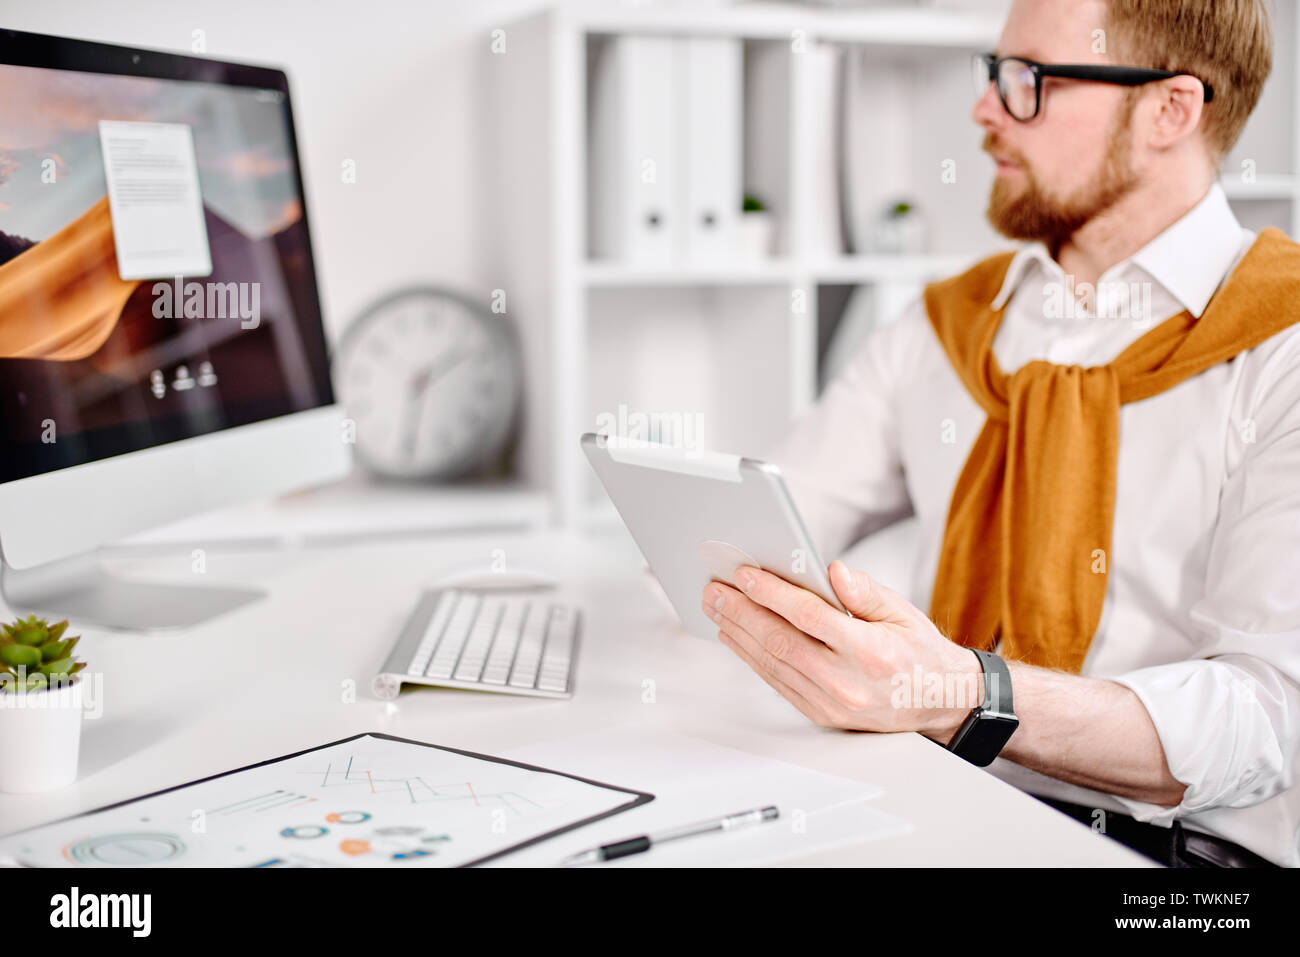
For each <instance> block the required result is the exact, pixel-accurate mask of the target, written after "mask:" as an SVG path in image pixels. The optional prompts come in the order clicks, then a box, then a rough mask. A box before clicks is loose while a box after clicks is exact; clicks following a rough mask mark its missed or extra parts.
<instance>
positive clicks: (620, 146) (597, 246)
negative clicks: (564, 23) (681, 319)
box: [589, 36, 682, 265]
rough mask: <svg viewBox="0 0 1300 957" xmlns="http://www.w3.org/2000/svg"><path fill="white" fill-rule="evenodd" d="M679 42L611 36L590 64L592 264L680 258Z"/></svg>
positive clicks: (666, 261) (662, 262)
mask: <svg viewBox="0 0 1300 957" xmlns="http://www.w3.org/2000/svg"><path fill="white" fill-rule="evenodd" d="M678 42H679V41H676V40H674V39H673V38H671V37H658V36H618V37H613V38H611V39H610V40H608V41H607V43H606V44H605V48H604V49H603V50H601V51H600V55H599V56H597V57H596V58H595V60H594V62H593V64H592V66H593V76H592V80H593V83H592V87H591V90H592V111H591V148H590V163H591V169H590V177H589V180H590V182H591V197H590V207H589V229H590V237H591V243H590V247H591V248H590V252H591V255H592V256H593V257H594V258H598V259H614V260H618V261H621V262H627V263H635V264H640V265H666V264H669V263H672V262H673V261H674V260H676V259H677V258H678V257H679V255H680V250H681V246H682V238H681V229H682V223H681V219H682V217H681V199H680V195H681V188H682V187H681V156H680V151H681V148H682V147H681V142H680V140H681V135H680V131H679V117H678V115H677V112H678V100H677V96H678V90H679V87H680V86H681V77H680V73H679V71H680V64H679V62H678V61H679V56H678V53H677V49H676V47H677V44H678Z"/></svg>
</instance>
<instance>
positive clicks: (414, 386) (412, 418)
mask: <svg viewBox="0 0 1300 957" xmlns="http://www.w3.org/2000/svg"><path fill="white" fill-rule="evenodd" d="M468 357H469V353H468V352H466V351H464V350H462V351H460V352H451V353H447V354H446V355H443V356H439V357H438V358H437V359H436V360H434V361H433V362H431V363H429V364H428V365H426V366H425V367H424V368H422V369H418V370H416V372H415V375H413V376H411V383H410V386H409V387H408V390H407V393H408V402H407V415H406V428H405V429H403V430H402V448H403V449H404V450H405V451H406V455H407V458H413V457H414V456H415V434H416V428H417V426H418V425H419V424H420V412H421V411H423V405H422V402H423V399H424V395H425V393H426V392H427V391H428V389H429V386H431V385H433V383H434V381H435V380H437V379H440V378H442V377H443V376H444V375H446V374H447V373H448V372H450V371H451V370H452V369H453V368H455V367H456V366H457V365H459V364H460V363H461V362H462V361H464V360H465V359H466V358H468Z"/></svg>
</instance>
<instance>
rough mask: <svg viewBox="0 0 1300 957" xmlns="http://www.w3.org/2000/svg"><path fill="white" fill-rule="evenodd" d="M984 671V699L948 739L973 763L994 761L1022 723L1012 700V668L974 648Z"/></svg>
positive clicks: (951, 747)
mask: <svg viewBox="0 0 1300 957" xmlns="http://www.w3.org/2000/svg"><path fill="white" fill-rule="evenodd" d="M970 650H971V651H972V652H974V654H975V657H976V658H978V659H979V663H980V668H981V669H983V671H984V702H983V704H981V705H980V706H979V707H977V708H975V709H974V710H972V711H971V713H970V714H969V715H968V716H967V718H966V720H965V721H963V722H962V725H961V727H960V728H958V729H957V733H956V734H954V735H953V736H952V740H951V741H949V742H948V750H949V751H951V752H953V753H954V754H956V755H957V756H958V757H961V758H965V759H966V760H967V761H969V762H971V764H977V765H979V766H980V767H986V766H987V765H989V764H992V763H993V759H994V758H996V757H997V756H998V752H1000V751H1001V750H1002V748H1003V746H1004V745H1006V743H1007V741H1009V740H1010V739H1011V735H1013V734H1015V731H1016V728H1018V727H1019V726H1020V719H1019V718H1017V717H1016V713H1015V710H1014V709H1013V708H1012V700H1011V669H1009V668H1008V667H1007V663H1006V662H1005V661H1003V660H1002V659H1001V658H1000V657H998V656H997V655H995V654H993V653H992V652H989V651H979V650H978V649H975V648H971V649H970Z"/></svg>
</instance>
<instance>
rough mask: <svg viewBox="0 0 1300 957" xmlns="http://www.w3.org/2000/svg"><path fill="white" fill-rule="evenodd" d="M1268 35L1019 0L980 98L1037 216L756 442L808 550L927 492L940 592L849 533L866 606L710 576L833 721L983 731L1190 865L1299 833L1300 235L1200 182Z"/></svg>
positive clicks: (1001, 764)
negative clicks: (767, 450)
mask: <svg viewBox="0 0 1300 957" xmlns="http://www.w3.org/2000/svg"><path fill="white" fill-rule="evenodd" d="M1099 41H1100V42H1099ZM1271 51H1272V41H1271V33H1270V26H1269V22H1268V12H1267V10H1266V9H1265V8H1264V5H1263V2H1262V0H1110V2H1106V0H1016V2H1015V3H1014V4H1013V6H1012V9H1011V12H1010V14H1009V16H1008V20H1007V23H1006V25H1005V29H1004V31H1003V34H1002V36H1001V38H1000V41H999V44H998V49H997V54H996V56H995V57H990V58H988V59H985V60H983V61H982V62H981V64H980V66H979V69H980V70H981V71H982V72H981V78H982V79H983V80H985V81H986V86H985V88H984V90H983V93H982V95H981V97H980V99H979V101H978V103H977V104H976V106H975V108H974V112H973V117H974V119H975V121H976V122H977V123H978V124H979V126H980V127H982V128H983V133H984V148H985V150H986V151H987V152H988V153H989V154H990V155H991V156H992V158H993V159H994V160H995V161H996V164H997V174H996V180H995V183H994V186H993V190H992V194H991V197H990V202H989V209H988V214H989V218H990V220H991V221H992V223H993V224H994V225H995V226H996V227H997V228H998V229H999V230H1000V231H1001V232H1002V233H1004V234H1005V235H1007V236H1009V237H1012V238H1015V239H1022V240H1028V241H1030V243H1029V244H1028V245H1026V246H1025V247H1023V248H1022V249H1021V250H1020V251H1019V252H1018V253H1016V254H1015V256H1014V258H1013V257H1012V256H1011V255H1010V254H1008V255H1006V256H1001V257H994V258H993V259H990V260H985V261H984V262H982V263H980V264H978V265H977V266H975V267H974V268H973V269H971V270H970V271H969V272H968V273H965V274H963V275H962V276H959V277H955V278H954V279H951V280H948V281H946V282H943V283H937V284H935V285H932V286H930V287H927V289H926V294H925V296H924V298H923V301H922V302H920V303H918V304H917V305H916V306H915V308H914V309H913V310H912V311H911V312H910V313H909V314H908V315H906V316H904V317H903V318H901V319H900V320H899V321H897V322H895V323H893V324H891V325H890V326H888V327H886V328H885V329H884V330H882V331H881V332H880V333H879V334H877V335H875V336H874V337H872V338H871V339H870V340H869V342H868V343H867V345H866V346H865V347H864V348H863V350H862V351H861V353H860V354H859V355H858V356H856V358H855V360H854V361H853V363H852V364H851V365H850V366H849V367H848V368H847V369H846V370H845V372H844V374H843V375H841V376H839V377H838V378H837V379H836V380H835V381H833V382H832V383H831V384H830V385H829V387H828V389H827V391H826V393H825V395H824V396H823V397H822V399H821V400H820V402H819V403H818V404H817V406H816V407H815V408H814V409H813V410H812V411H810V412H809V413H808V414H807V415H806V416H804V417H803V418H802V419H801V420H800V421H799V422H798V423H797V424H796V427H795V428H794V430H793V431H792V432H791V434H789V435H788V436H787V437H786V438H785V439H784V440H783V441H782V442H781V443H780V445H779V447H778V448H777V449H776V450H775V453H774V454H771V455H769V456H768V457H769V458H770V459H771V460H772V461H774V462H776V463H777V464H778V465H780V466H781V468H782V470H783V471H784V472H785V474H786V476H787V480H788V482H789V485H790V488H791V491H792V494H793V495H794V497H795V499H796V502H797V504H798V506H799V508H800V511H801V512H802V513H803V515H804V518H805V520H806V522H807V524H808V526H809V529H810V531H811V533H812V534H813V537H814V539H815V540H816V542H817V544H818V547H819V549H821V550H823V554H830V555H834V554H838V553H839V552H840V551H842V550H843V548H844V547H845V546H846V545H848V544H850V543H852V542H854V541H856V540H858V539H860V538H861V537H862V536H863V535H864V534H866V533H869V532H871V531H874V530H876V529H878V528H880V527H882V526H884V525H886V524H889V523H890V522H892V521H895V520H897V519H899V518H902V517H904V516H906V515H908V514H915V516H916V517H917V525H918V529H919V536H920V545H919V555H918V558H917V564H916V582H917V587H918V588H919V589H920V590H921V591H922V594H920V595H918V598H920V599H921V600H924V599H926V598H927V597H928V599H929V605H928V612H929V614H928V615H927V613H926V611H922V610H921V609H920V608H918V607H916V606H915V605H913V604H911V603H910V602H908V601H907V600H905V599H904V598H903V597H901V596H900V595H898V594H896V593H894V592H893V591H891V590H889V589H888V588H886V587H884V586H882V585H880V584H879V583H877V582H875V581H873V580H872V579H870V578H869V577H868V575H867V574H866V573H865V572H863V571H855V570H850V569H849V568H847V567H846V566H845V565H844V564H843V563H842V562H832V564H831V568H830V573H831V580H832V584H833V585H834V587H835V590H836V593H837V594H838V596H839V598H840V600H841V601H842V602H843V604H844V606H845V607H846V608H848V609H849V610H850V611H851V612H852V614H853V617H852V618H849V617H846V616H845V615H843V614H842V613H841V612H837V611H835V610H834V609H833V608H831V607H830V606H829V605H827V604H826V603H825V602H823V601H822V600H821V599H820V598H817V597H816V596H815V595H812V594H811V593H809V592H807V591H804V590H803V589H800V588H797V587H796V586H793V585H791V584H789V583H787V582H785V581H783V580H782V579H781V578H779V577H778V576H777V575H774V574H771V573H769V572H765V571H760V570H758V569H754V568H751V567H748V566H747V567H745V568H743V569H742V570H741V571H740V572H738V573H737V575H736V577H735V584H736V585H737V587H735V588H733V587H730V586H728V585H726V584H722V583H716V582H715V583H712V584H710V585H709V586H708V587H707V588H706V589H705V591H704V598H703V607H704V609H705V611H706V613H709V614H710V615H711V616H713V617H714V620H715V621H717V623H718V626H719V629H720V631H719V638H720V639H721V640H722V641H723V642H724V643H725V644H726V645H727V647H729V648H731V649H732V650H733V651H734V652H735V653H736V654H737V655H739V656H740V657H741V658H742V659H744V660H745V661H746V662H747V663H748V664H749V665H750V666H751V667H752V668H753V669H754V670H755V671H757V672H758V673H759V675H760V676H761V677H762V678H763V679H764V680H766V681H767V682H768V683H769V684H770V685H772V687H774V688H775V689H776V690H777V691H778V692H780V693H781V694H782V695H783V696H785V697H786V698H787V699H788V700H789V701H790V702H791V703H792V704H793V705H794V706H795V707H796V708H798V709H799V710H800V711H801V712H803V714H805V715H806V716H807V717H808V718H810V719H811V720H813V721H815V722H817V723H818V724H821V725H825V726H829V727H839V728H846V729H859V730H869V731H906V730H913V731H920V732H922V733H924V734H925V735H927V736H928V737H930V738H931V739H933V740H934V741H936V742H938V743H940V744H943V745H950V746H952V747H953V749H954V750H956V751H957V752H958V753H959V754H961V755H962V756H963V757H967V758H968V759H969V760H972V761H975V762H976V763H980V764H987V763H988V762H989V761H990V760H992V759H993V757H994V755H998V759H997V760H996V761H994V763H993V764H992V765H991V770H992V771H994V772H995V773H997V774H999V775H1000V776H1001V777H1003V778H1004V779H1006V780H1009V781H1011V782H1012V783H1015V784H1017V785H1018V786H1020V787H1022V788H1024V789H1025V790H1028V791H1030V792H1031V793H1034V794H1036V795H1039V796H1041V797H1044V798H1047V799H1050V800H1049V803H1054V804H1055V806H1057V807H1059V808H1061V809H1062V810H1065V811H1067V812H1068V813H1072V814H1074V815H1075V816H1076V817H1079V818H1080V819H1083V820H1087V821H1088V822H1089V823H1100V824H1102V825H1103V826H1104V828H1105V830H1106V832H1107V833H1108V834H1110V835H1111V836H1112V837H1116V838H1117V839H1120V840H1123V841H1125V843H1128V844H1130V845H1131V846H1133V847H1135V848H1137V849H1139V850H1141V851H1143V852H1144V853H1147V854H1148V855H1149V856H1153V857H1156V858H1157V859H1159V860H1162V861H1164V862H1165V863H1169V864H1173V865H1179V866H1197V865H1205V864H1209V865H1220V866H1252V865H1258V864H1267V863H1270V862H1271V863H1274V864H1281V865H1291V866H1294V865H1297V864H1300V846H1298V843H1297V842H1298V841H1300V787H1296V786H1294V785H1295V773H1296V764H1297V761H1296V757H1297V751H1298V750H1300V326H1298V325H1295V324H1294V323H1295V322H1296V321H1297V320H1300V246H1296V245H1295V244H1293V243H1292V242H1291V241H1290V240H1288V239H1286V238H1285V237H1284V236H1283V235H1282V234H1281V233H1279V232H1277V231H1276V230H1269V231H1265V232H1264V233H1262V234H1260V235H1259V236H1258V237H1257V236H1255V235H1254V234H1253V233H1250V232H1247V231H1245V230H1243V229H1242V228H1241V226H1240V225H1239V224H1238V223H1237V221H1236V220H1235V218H1234V217H1233V214H1232V212H1231V211H1230V209H1229V206H1228V204H1227V201H1226V199H1225V197H1224V194H1223V192H1222V190H1221V188H1220V187H1219V186H1218V185H1217V175H1218V169H1219V166H1220V164H1221V163H1222V161H1223V158H1224V156H1225V155H1226V154H1227V152H1228V150H1229V149H1230V147H1231V146H1232V144H1233V143H1234V141H1235V140H1236V139H1237V136H1238V135H1239V133H1240V132H1241V129H1242V126H1243V125H1244V124H1245V121H1246V118H1247V117H1248V116H1249V114H1250V112H1251V110H1252V109H1253V108H1254V106H1255V103H1256V101H1257V99H1258V97H1259V92H1260V89H1261V87H1262V85H1263V83H1264V80H1265V78H1266V77H1267V75H1268V73H1269V70H1270V67H1271V60H1272V52H1271ZM1003 58H1022V59H1019V60H1017V59H1003ZM1026 61H1028V62H1026ZM1117 65H1118V66H1126V67H1139V68H1143V69H1142V70H1141V71H1137V72H1134V71H1131V70H1129V71H1126V70H1116V69H1115V67H1116V66H1117ZM1080 66H1082V67H1085V68H1086V69H1083V70H1080V69H1077V68H1078V67H1080ZM1098 66H1103V67H1108V69H1103V70H1096V69H1095V68H1096V67H1098ZM1094 288H1095V289H1096V290H1097V295H1096V297H1095V301H1094V297H1092V296H1091V295H1084V296H1083V297H1082V298H1081V299H1079V298H1076V296H1075V294H1074V290H1078V289H1083V290H1085V291H1086V290H1090V289H1094ZM1062 292H1064V293H1065V295H1064V296H1063V295H1062ZM931 588H932V591H931ZM936 622H937V623H938V624H937V625H936ZM976 649H978V650H980V651H983V652H989V653H991V652H998V655H996V656H995V655H992V654H981V655H976V654H974V653H972V652H973V651H974V650H976ZM1002 661H1005V662H1006V668H1007V669H1008V670H1007V671H1003V668H1002ZM915 676H920V677H922V678H923V679H924V680H923V681H922V682H921V684H922V685H924V686H925V688H927V689H929V688H931V687H942V688H945V689H946V690H945V693H944V694H943V695H941V696H935V695H930V694H928V693H927V694H924V695H923V694H921V693H919V692H920V691H921V689H920V688H918V687H916V682H915V681H914V680H913V679H914V677H915ZM953 676H961V678H962V680H961V681H960V682H958V683H954V682H953V681H952V680H950V679H952V677H953ZM1008 677H1009V684H1010V690H1011V691H1012V692H1013V693H1014V696H1013V707H1014V713H1015V715H1016V716H1017V717H1018V719H1019V725H1018V727H1016V726H1015V722H1014V721H1013V720H1006V719H1004V718H1001V717H999V711H1000V710H1001V711H1009V710H1010V707H1011V705H1010V704H1009V703H1007V702H1006V701H1005V700H1004V699H1003V698H1002V696H1003V695H1005V694H1006V692H1007V690H1008V689H1007V687H1006V684H1007V680H1008ZM936 678H937V679H942V680H941V681H937V682H936V681H932V679H936ZM943 681H946V682H947V683H946V685H945V684H943ZM963 687H964V688H966V689H967V690H968V691H970V692H971V693H970V694H967V695H965V696H964V700H962V699H963V696H962V695H960V694H959V695H956V696H955V697H954V695H953V694H951V693H949V692H950V691H951V689H953V688H959V689H960V688H963ZM986 692H987V694H988V701H987V703H988V704H989V705H990V708H989V709H988V711H987V712H985V711H979V710H974V706H977V705H981V704H983V703H986V698H985V695H986ZM999 700H1002V701H1003V705H1002V706H1001V707H999V706H998V701H999ZM964 724H965V725H966V726H965V727H963V725H964ZM1008 735H1009V737H1008ZM954 738H956V739H958V740H956V741H954ZM963 742H964V743H963Z"/></svg>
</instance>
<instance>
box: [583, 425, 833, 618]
mask: <svg viewBox="0 0 1300 957" xmlns="http://www.w3.org/2000/svg"><path fill="white" fill-rule="evenodd" d="M582 449H583V452H584V453H585V454H586V456H587V459H588V461H589V462H591V466H592V468H593V469H595V471H596V475H597V476H598V477H599V479H600V481H601V484H602V485H603V486H604V487H605V491H606V492H607V493H608V494H609V497H610V499H611V500H612V501H613V503H614V507H615V508H617V509H618V513H619V515H620V517H622V519H623V522H624V524H625V525H627V528H628V531H630V532H631V533H632V538H633V539H634V540H635V541H636V543H637V546H638V547H639V548H640V549H641V554H642V555H644V556H645V559H646V561H647V562H648V563H649V565H650V569H651V571H653V572H654V574H655V576H656V577H657V578H658V579H659V582H660V584H661V585H663V588H664V591H665V592H666V593H667V595H668V598H669V600H670V601H671V602H672V604H673V608H674V609H676V611H677V615H678V617H679V618H681V620H682V624H683V625H684V626H685V627H686V630H687V631H689V632H691V634H694V635H699V636H700V637H702V638H714V637H716V635H717V633H718V626H717V625H716V624H715V623H714V622H713V621H711V620H710V619H709V618H708V616H706V615H705V614H704V612H703V611H702V610H701V609H700V603H701V601H702V599H703V591H704V587H705V586H706V585H707V584H708V583H709V582H710V581H711V580H713V579H718V580H720V581H725V582H728V583H729V584H732V581H731V578H732V574H733V573H734V572H735V570H736V569H737V568H738V567H740V566H741V565H747V564H752V565H757V566H758V567H760V568H763V569H765V570H767V571H769V572H772V573H773V574H774V575H779V576H780V577H781V578H784V579H785V580H786V581H789V582H793V583H794V584H796V585H800V586H802V587H804V588H807V589H808V590H809V591H812V592H814V593H815V594H817V595H820V596H821V597H822V598H823V599H824V600H825V601H826V602H827V603H829V604H830V605H832V606H833V607H835V608H838V609H839V610H840V611H844V608H843V606H842V605H841V604H840V602H839V601H838V600H837V599H836V598H835V593H834V591H833V590H832V588H831V585H830V581H829V580H828V579H827V577H826V566H825V565H824V564H823V563H822V561H821V558H820V557H818V555H817V551H816V548H815V547H814V546H813V542H812V538H811V537H810V536H809V535H808V531H807V529H806V528H805V527H804V524H803V521H802V519H800V517H799V513H798V511H797V510H796V509H795V506H794V502H793V500H792V499H791V498H790V494H789V492H788V491H787V490H786V487H785V481H784V479H782V477H781V471H780V469H778V468H777V467H776V466H775V465H771V464H769V463H767V462H762V461H759V460H757V459H750V458H744V457H742V456H738V455H727V454H724V453H721V452H706V451H695V450H687V449H681V448H674V447H669V446H662V445H652V444H645V445H641V444H637V445H629V444H627V443H626V442H619V441H618V440H617V439H608V440H607V439H606V438H605V437H604V436H601V435H597V434H595V433H592V432H588V433H586V434H585V435H583V436H582ZM846 614H847V612H846Z"/></svg>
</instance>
